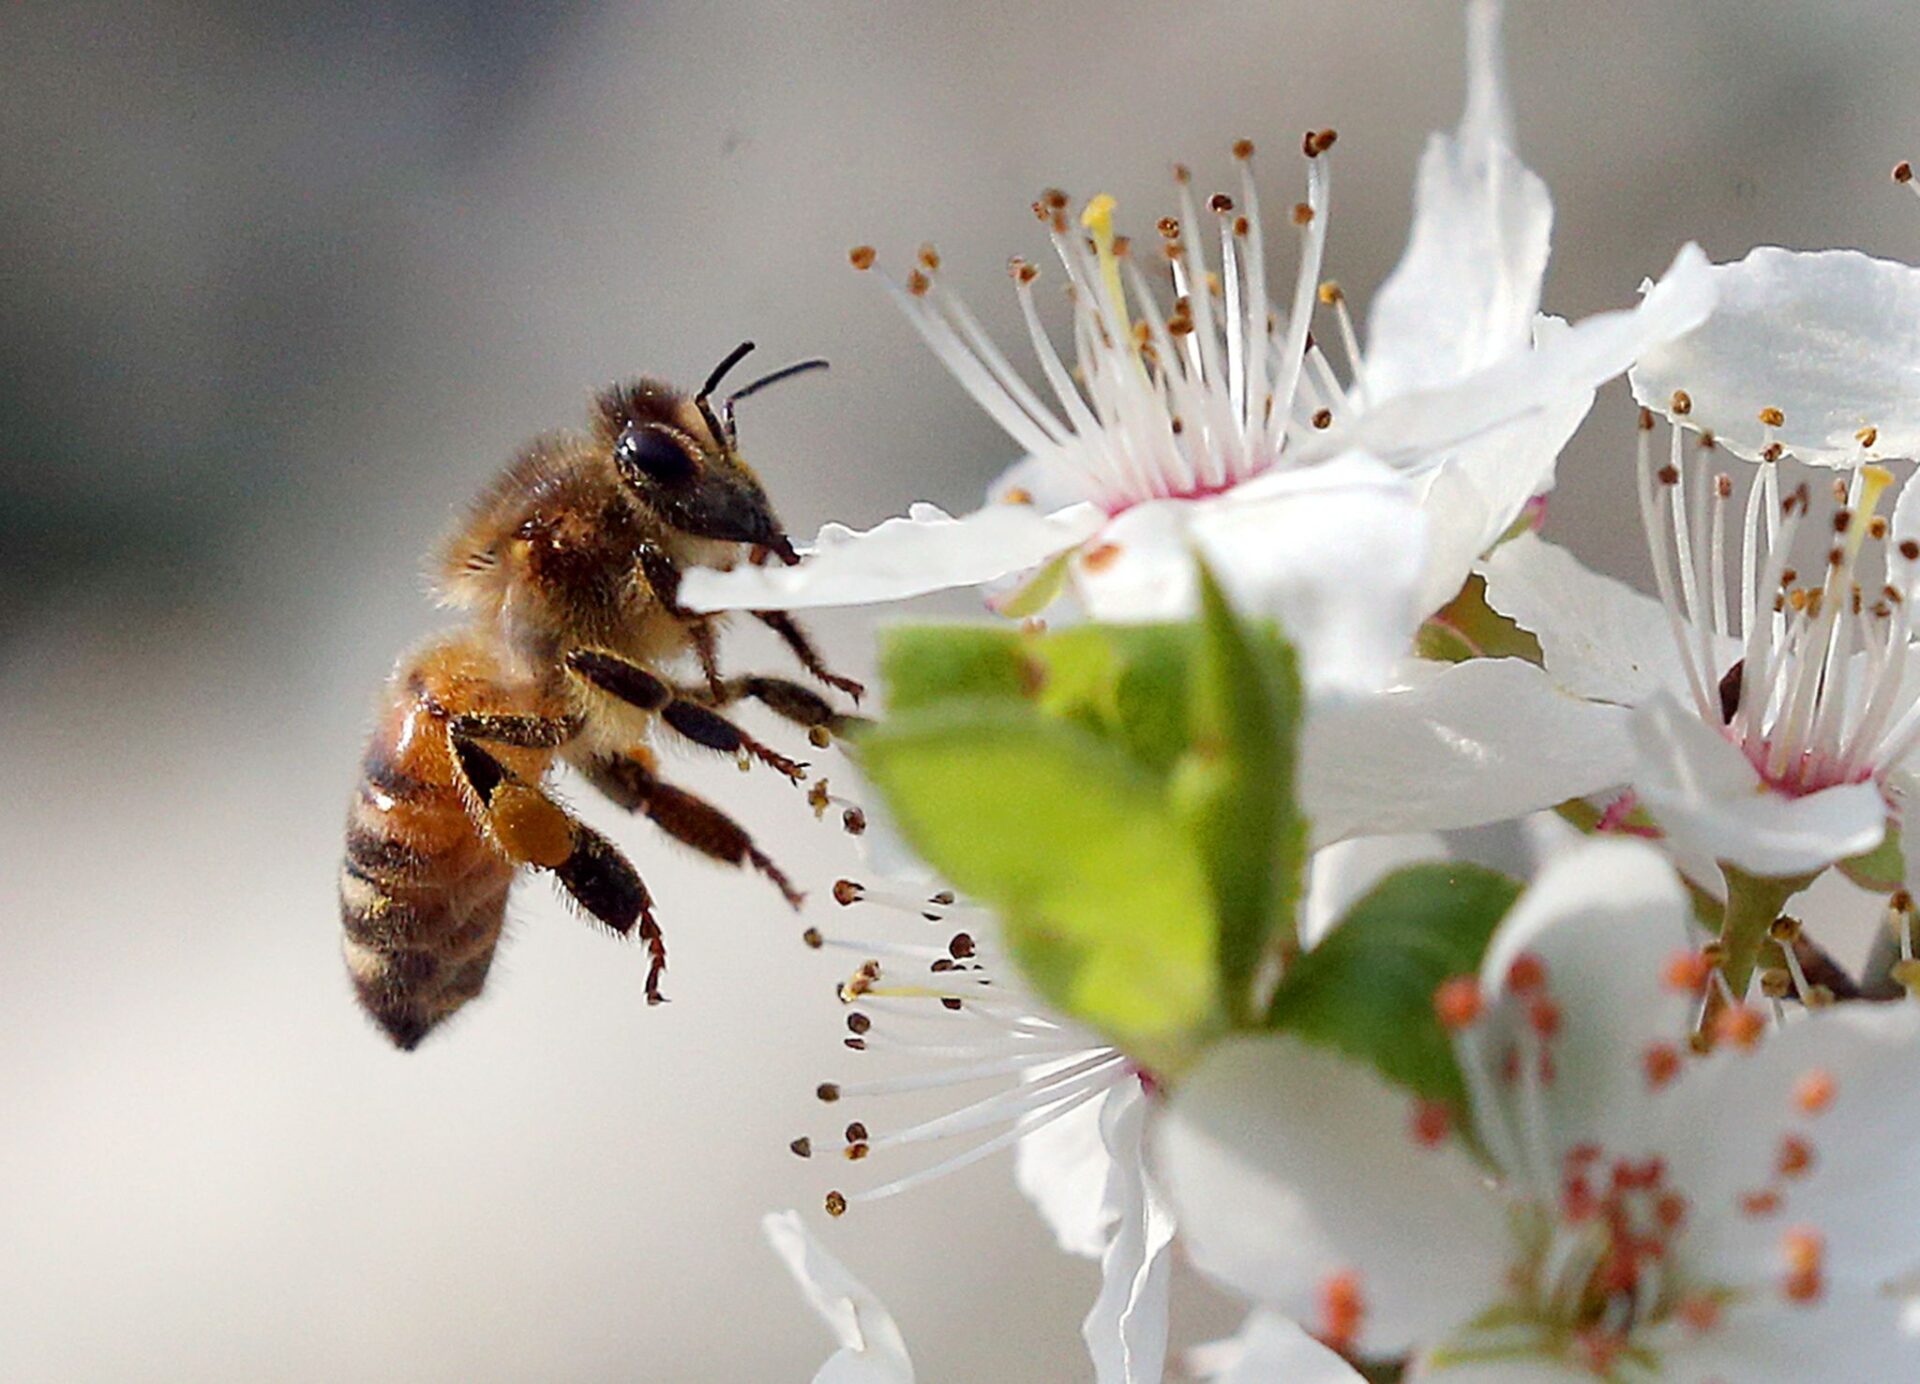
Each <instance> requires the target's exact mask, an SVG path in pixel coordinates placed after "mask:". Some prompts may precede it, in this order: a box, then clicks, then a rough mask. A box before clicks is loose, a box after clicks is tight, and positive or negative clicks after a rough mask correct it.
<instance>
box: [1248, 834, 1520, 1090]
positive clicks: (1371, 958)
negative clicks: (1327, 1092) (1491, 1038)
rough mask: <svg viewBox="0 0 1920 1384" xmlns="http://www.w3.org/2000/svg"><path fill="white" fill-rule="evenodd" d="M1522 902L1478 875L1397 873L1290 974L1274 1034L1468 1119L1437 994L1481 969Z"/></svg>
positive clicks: (1424, 868) (1276, 1008)
mask: <svg viewBox="0 0 1920 1384" xmlns="http://www.w3.org/2000/svg"><path fill="white" fill-rule="evenodd" d="M1519 893H1520V885H1519V883H1518V882H1517V881H1515V880H1512V879H1509V878H1507V876H1505V875H1503V874H1500V873H1498V872H1497V871H1494V870H1488V869H1485V868H1483V867H1481V866H1478V865H1466V864H1458V863H1452V862H1439V863H1435V864H1431V865H1414V866H1410V867H1408V868H1407V869H1404V870H1396V871H1395V872H1394V873H1393V874H1391V875H1388V876H1387V877H1386V879H1384V880H1382V881H1381V882H1380V883H1379V885H1377V886H1376V887H1375V888H1374V889H1373V891H1372V892H1371V893H1369V894H1368V895H1367V896H1366V897H1365V898H1363V899H1361V900H1360V901H1359V902H1358V903H1356V904H1354V906H1353V907H1352V908H1351V909H1349V910H1348V911H1347V915H1346V917H1345V918H1343V919H1342V920H1341V921H1340V923H1339V924H1338V925H1337V926H1336V927H1335V928H1334V929H1333V931H1332V932H1330V933H1328V934H1327V936H1326V937H1324V938H1323V939H1321V941H1320V944H1319V945H1318V946H1316V947H1315V948H1314V949H1313V950H1312V951H1309V952H1307V953H1305V954H1304V955H1302V956H1301V957H1300V959H1299V960H1298V961H1297V962H1296V963H1295V964H1294V966H1293V968H1292V969H1291V970H1289V971H1288V972H1287V975H1286V978H1285V979H1284V980H1283V981H1282V982H1281V985H1280V988H1279V990H1278V991H1277V992H1276V993H1275V995H1274V997H1273V1004H1272V1007H1271V1008H1270V1009H1269V1011H1268V1014H1267V1022H1268V1025H1269V1027H1272V1028H1276V1029H1281V1030H1283V1031H1286V1032H1289V1033H1296V1034H1298V1035H1300V1036H1301V1037H1302V1038H1306V1039H1309V1040H1311V1041H1313V1042H1319V1043H1325V1044H1327V1045H1328V1046H1330V1047H1334V1048H1337V1049H1339V1050H1340V1051H1341V1052H1344V1053H1346V1054H1348V1055H1349V1056H1352V1057H1356V1058H1359V1059H1361V1060H1362V1061H1365V1062H1370V1063H1372V1064H1373V1066H1374V1067H1375V1068H1377V1069H1378V1070H1379V1072H1380V1073H1381V1075H1383V1076H1385V1077H1386V1078H1387V1079H1388V1080H1389V1081H1393V1082H1397V1083H1398V1084H1400V1085H1401V1086H1404V1087H1406V1088H1408V1089H1409V1090H1411V1091H1414V1092H1416V1093H1417V1094H1419V1095H1421V1096H1424V1097H1426V1098H1427V1099H1430V1100H1440V1101H1445V1102H1447V1103H1448V1104H1450V1105H1452V1106H1453V1107H1454V1108H1455V1109H1456V1110H1457V1111H1459V1112H1461V1113H1462V1114H1464V1113H1465V1112H1466V1108H1467V1105H1466V1086H1465V1083H1464V1081H1463V1079H1462V1078H1461V1075H1460V1068H1459V1066H1458V1064H1456V1063H1455V1061H1454V1057H1453V1045H1452V1043H1451V1042H1450V1041H1449V1039H1448V1037H1447V1033H1446V1030H1445V1029H1443V1028H1442V1027H1441V1025H1440V1021H1439V1019H1438V1018H1436V1017H1435V1015H1434V1012H1433V992H1434V991H1435V990H1436V989H1437V988H1439V986H1440V983H1441V982H1442V981H1444V980H1447V979H1448V978H1449V977H1452V976H1457V975H1464V974H1468V973H1471V972H1474V971H1477V970H1478V969H1479V966H1480V958H1481V956H1482V954H1483V953H1484V952H1485V951H1486V949H1487V941H1488V939H1489V938H1491V937H1492V936H1493V930H1494V927H1495V925H1496V924H1498V923H1499V921H1500V919H1501V918H1502V917H1503V916H1504V915H1505V914H1506V912H1507V910H1508V909H1509V908H1510V907H1512V906H1513V901H1514V899H1515V898H1517V897H1518V896H1519Z"/></svg>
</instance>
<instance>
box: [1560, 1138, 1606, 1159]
mask: <svg viewBox="0 0 1920 1384" xmlns="http://www.w3.org/2000/svg"><path fill="white" fill-rule="evenodd" d="M1599 1156H1600V1145H1598V1144H1596V1143H1593V1142H1591V1141H1589V1142H1587V1143H1582V1144H1575V1145H1574V1146H1573V1147H1572V1148H1570V1149H1568V1150H1567V1162H1568V1163H1570V1164H1581V1163H1591V1162H1593V1160H1594V1159H1596V1158H1598V1157H1599Z"/></svg>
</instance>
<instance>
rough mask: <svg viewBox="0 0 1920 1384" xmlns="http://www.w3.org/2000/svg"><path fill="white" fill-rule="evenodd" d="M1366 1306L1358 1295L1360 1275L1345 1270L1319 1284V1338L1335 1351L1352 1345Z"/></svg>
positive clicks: (1350, 1347)
mask: <svg viewBox="0 0 1920 1384" xmlns="http://www.w3.org/2000/svg"><path fill="white" fill-rule="evenodd" d="M1366 1315H1367V1305H1366V1301H1365V1299H1364V1298H1362V1297H1361V1295H1360V1275H1359V1274H1357V1273H1355V1272H1354V1271H1353V1270H1351V1269H1344V1270H1342V1271H1341V1272H1339V1273H1336V1274H1333V1275H1331V1276H1329V1277H1328V1278H1327V1279H1326V1280H1325V1281H1324V1282H1323V1283H1321V1285H1320V1339H1321V1340H1323V1341H1325V1342H1326V1343H1327V1345H1329V1346H1330V1347H1332V1348H1333V1349H1334V1350H1337V1351H1341V1352H1343V1353H1344V1352H1347V1351H1351V1350H1352V1349H1353V1348H1354V1345H1355V1343H1356V1341H1357V1340H1358V1338H1359V1335H1360V1323H1361V1321H1362V1320H1363V1319H1364V1318H1365V1317H1366Z"/></svg>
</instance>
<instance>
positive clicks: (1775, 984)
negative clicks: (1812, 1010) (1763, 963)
mask: <svg viewBox="0 0 1920 1384" xmlns="http://www.w3.org/2000/svg"><path fill="white" fill-rule="evenodd" d="M1760 993H1761V994H1763V995H1765V996H1766V997H1767V998H1768V999H1770V1000H1783V999H1785V998H1786V997H1787V996H1788V995H1790V994H1791V993H1793V976H1792V974H1791V973H1790V972H1788V971H1786V970H1784V969H1783V968H1781V967H1778V966H1772V967H1769V968H1768V969H1766V970H1764V971H1762V972H1761V973H1760Z"/></svg>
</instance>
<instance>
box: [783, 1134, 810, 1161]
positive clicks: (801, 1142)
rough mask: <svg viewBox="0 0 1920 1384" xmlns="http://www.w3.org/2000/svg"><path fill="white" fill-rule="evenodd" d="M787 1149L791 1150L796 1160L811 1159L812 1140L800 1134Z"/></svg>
mask: <svg viewBox="0 0 1920 1384" xmlns="http://www.w3.org/2000/svg"><path fill="white" fill-rule="evenodd" d="M787 1147H788V1148H790V1149H792V1150H793V1152H794V1156H795V1157H798V1158H811V1157H813V1140H811V1139H809V1138H808V1137H807V1136H806V1135H804V1134H802V1135H801V1136H800V1137H799V1138H798V1139H795V1140H794V1141H793V1142H792V1143H791V1144H788V1145H787Z"/></svg>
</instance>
